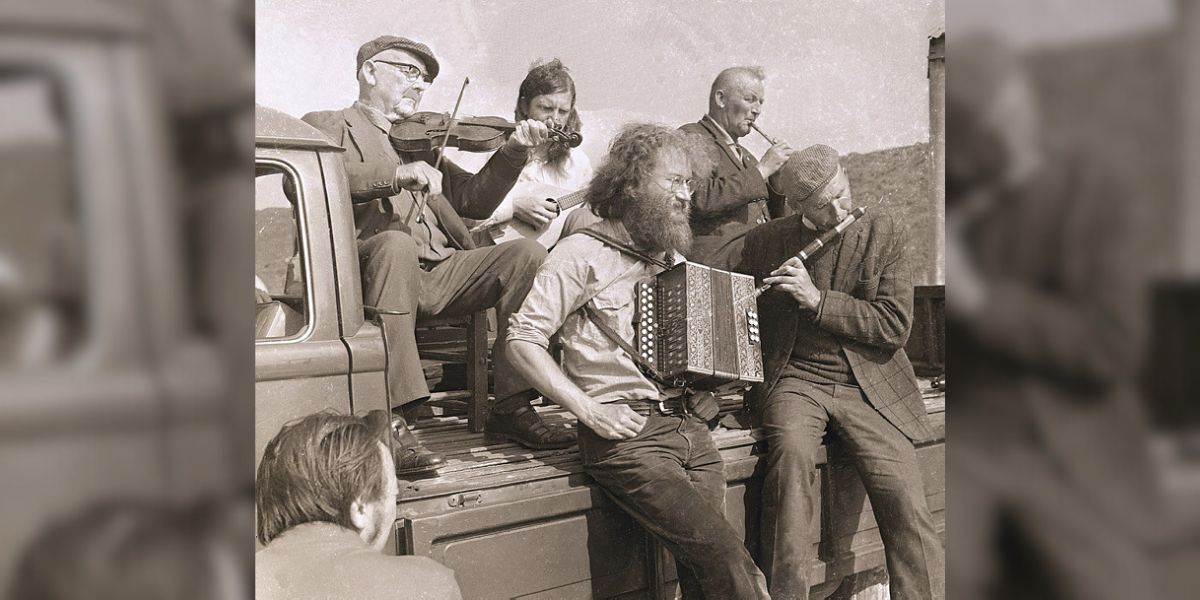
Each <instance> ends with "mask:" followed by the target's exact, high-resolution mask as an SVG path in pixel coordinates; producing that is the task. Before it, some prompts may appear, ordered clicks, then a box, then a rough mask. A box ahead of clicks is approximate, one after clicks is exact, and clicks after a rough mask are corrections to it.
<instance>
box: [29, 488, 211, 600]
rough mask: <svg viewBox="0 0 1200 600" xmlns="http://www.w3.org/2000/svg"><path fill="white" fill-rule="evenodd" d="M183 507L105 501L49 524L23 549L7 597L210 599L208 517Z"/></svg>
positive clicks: (43, 599) (41, 599) (48, 599)
mask: <svg viewBox="0 0 1200 600" xmlns="http://www.w3.org/2000/svg"><path fill="white" fill-rule="evenodd" d="M198 517H199V515H197V514H195V512H194V511H192V510H190V509H187V508H179V507H174V506H169V505H165V504H161V503H156V502H144V501H134V500H111V501H104V502H101V503H99V504H94V505H91V506H88V507H87V508H85V509H83V510H81V511H79V512H77V513H74V514H71V515H69V516H67V517H65V518H62V519H60V520H58V521H56V522H53V523H51V524H50V525H49V526H48V527H46V528H45V529H43V530H42V531H41V532H40V533H39V534H38V537H37V538H36V539H34V540H33V542H32V543H31V544H30V545H29V546H28V547H27V548H26V549H25V551H24V552H23V554H22V556H21V558H20V560H19V561H18V563H17V566H16V571H15V573H14V578H13V581H12V584H11V587H10V588H9V590H8V596H7V597H8V598H11V599H13V600H18V599H19V600H84V599H86V600H118V599H119V600H213V599H215V598H217V595H218V593H217V590H218V585H217V583H216V582H215V577H216V571H215V569H214V563H213V560H212V559H213V555H212V552H211V548H210V547H209V546H208V544H207V541H208V539H209V535H208V532H207V531H206V529H205V528H206V521H205V520H204V519H202V518H198Z"/></svg>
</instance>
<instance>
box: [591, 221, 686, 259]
mask: <svg viewBox="0 0 1200 600" xmlns="http://www.w3.org/2000/svg"><path fill="white" fill-rule="evenodd" d="M577 233H582V234H585V235H590V236H592V237H594V238H596V239H598V240H600V241H601V242H604V243H605V244H608V245H609V246H612V247H613V248H616V249H617V250H620V251H621V252H624V253H625V254H628V255H629V256H632V257H634V258H636V259H638V260H640V261H642V262H647V263H650V264H652V265H654V266H656V267H658V268H660V269H670V268H671V267H672V266H674V265H672V264H671V263H669V262H667V261H665V260H662V259H659V258H654V257H653V256H648V255H646V254H643V253H642V252H638V251H637V250H636V249H634V248H633V247H631V246H630V245H629V244H626V243H625V242H623V241H621V240H618V239H617V238H614V237H613V236H611V235H608V234H607V233H604V232H602V231H597V230H595V229H593V228H591V227H588V228H586V229H580V230H579V231H578V232H577Z"/></svg>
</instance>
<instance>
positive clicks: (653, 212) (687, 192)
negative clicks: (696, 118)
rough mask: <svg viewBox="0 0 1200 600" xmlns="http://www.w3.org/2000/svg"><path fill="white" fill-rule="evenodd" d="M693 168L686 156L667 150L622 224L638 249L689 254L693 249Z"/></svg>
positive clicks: (639, 191) (628, 210)
mask: <svg viewBox="0 0 1200 600" xmlns="http://www.w3.org/2000/svg"><path fill="white" fill-rule="evenodd" d="M689 176H690V168H689V166H688V162H687V159H686V157H684V155H683V153H681V152H677V151H665V152H664V153H663V154H662V155H661V156H660V157H659V160H658V164H657V165H656V166H655V169H654V172H653V173H651V175H650V177H649V178H648V181H644V182H642V185H641V187H640V189H639V190H638V193H637V194H635V196H634V198H631V201H630V203H629V205H628V206H627V207H626V210H625V214H624V216H623V217H622V222H624V224H625V229H626V230H628V231H629V236H630V237H631V238H633V242H634V243H635V244H637V245H638V247H640V248H642V249H645V250H648V251H651V252H669V251H675V252H679V253H680V254H687V252H688V250H690V249H691V247H692V227H691V225H690V224H689V223H688V217H689V216H690V215H691V189H690V185H689V184H688V183H687V182H688V181H689V179H688V178H689Z"/></svg>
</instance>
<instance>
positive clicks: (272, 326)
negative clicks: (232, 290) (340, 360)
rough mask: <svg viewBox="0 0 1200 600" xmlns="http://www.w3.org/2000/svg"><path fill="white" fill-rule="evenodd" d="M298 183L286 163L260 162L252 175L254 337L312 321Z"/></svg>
mask: <svg viewBox="0 0 1200 600" xmlns="http://www.w3.org/2000/svg"><path fill="white" fill-rule="evenodd" d="M299 193H300V192H299V186H298V184H297V181H296V179H295V176H294V175H292V174H291V173H290V172H289V171H288V170H287V169H285V168H283V167H282V166H279V165H274V164H265V163H260V164H258V165H257V166H256V167H255V178H254V228H255V234H254V274H255V277H254V299H255V306H256V310H255V327H254V338H255V339H256V340H281V339H287V338H292V337H296V336H298V335H299V334H300V333H301V332H302V331H304V329H305V325H306V324H307V323H308V318H309V311H308V291H307V285H306V281H307V278H306V276H305V266H306V265H305V260H304V252H303V248H304V243H303V234H302V230H301V228H300V226H299Z"/></svg>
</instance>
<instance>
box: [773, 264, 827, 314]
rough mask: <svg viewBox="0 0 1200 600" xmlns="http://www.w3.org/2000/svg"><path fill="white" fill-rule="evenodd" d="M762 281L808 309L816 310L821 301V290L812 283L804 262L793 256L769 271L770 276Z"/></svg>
mask: <svg viewBox="0 0 1200 600" xmlns="http://www.w3.org/2000/svg"><path fill="white" fill-rule="evenodd" d="M763 283H769V284H771V286H772V288H773V289H775V290H778V291H780V292H783V293H785V294H787V295H789V296H791V297H792V298H793V299H795V300H796V303H797V304H799V305H800V306H803V307H804V308H807V309H809V310H816V309H817V305H818V304H820V303H821V290H818V289H817V286H816V285H814V284H813V281H812V277H809V275H808V269H805V268H804V263H802V262H800V259H799V258H796V257H794V256H793V257H792V258H789V259H788V260H787V262H785V263H783V265H781V266H780V267H779V268H778V269H775V270H774V271H771V276H770V277H766V278H764V279H763Z"/></svg>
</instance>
